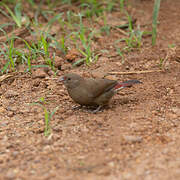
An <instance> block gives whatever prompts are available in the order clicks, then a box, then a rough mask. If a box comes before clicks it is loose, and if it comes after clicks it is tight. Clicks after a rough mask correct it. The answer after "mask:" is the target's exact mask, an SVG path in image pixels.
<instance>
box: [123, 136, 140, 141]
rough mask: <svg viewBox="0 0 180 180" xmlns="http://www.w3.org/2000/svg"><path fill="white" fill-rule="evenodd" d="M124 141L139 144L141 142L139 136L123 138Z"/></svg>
mask: <svg viewBox="0 0 180 180" xmlns="http://www.w3.org/2000/svg"><path fill="white" fill-rule="evenodd" d="M124 139H125V141H126V142H128V143H140V142H142V137H140V136H128V135H126V136H124Z"/></svg>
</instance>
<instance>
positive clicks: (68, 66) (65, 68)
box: [61, 64, 72, 71]
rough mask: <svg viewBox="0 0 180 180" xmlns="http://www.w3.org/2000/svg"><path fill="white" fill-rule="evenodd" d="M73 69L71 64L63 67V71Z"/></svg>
mask: <svg viewBox="0 0 180 180" xmlns="http://www.w3.org/2000/svg"><path fill="white" fill-rule="evenodd" d="M71 68H72V65H71V64H62V66H61V70H62V71H65V70H69V69H71Z"/></svg>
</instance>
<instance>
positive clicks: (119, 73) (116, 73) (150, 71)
mask: <svg viewBox="0 0 180 180" xmlns="http://www.w3.org/2000/svg"><path fill="white" fill-rule="evenodd" d="M162 71H163V70H147V71H130V72H108V74H112V75H125V74H144V73H152V72H162Z"/></svg>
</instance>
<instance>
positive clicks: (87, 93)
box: [59, 73, 142, 112]
mask: <svg viewBox="0 0 180 180" xmlns="http://www.w3.org/2000/svg"><path fill="white" fill-rule="evenodd" d="M59 81H60V82H63V83H64V85H65V86H66V88H67V90H68V93H69V96H70V97H71V98H72V99H73V100H74V101H75V102H76V103H78V104H80V105H85V106H98V108H97V109H96V110H95V111H94V112H97V111H99V110H100V109H101V107H103V106H104V105H107V104H108V102H109V101H110V99H111V98H112V97H113V95H114V94H116V92H117V91H118V90H120V89H123V88H125V87H131V86H132V85H133V84H137V83H142V82H140V81H138V80H129V81H125V82H121V83H120V82H118V81H115V80H110V79H100V78H97V79H92V78H83V77H81V76H79V75H78V74H74V73H70V74H65V75H64V76H62V77H60V79H59Z"/></svg>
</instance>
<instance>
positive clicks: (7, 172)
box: [0, 0, 180, 180]
mask: <svg viewBox="0 0 180 180" xmlns="http://www.w3.org/2000/svg"><path fill="white" fill-rule="evenodd" d="M136 2H137V3H134V9H135V10H136V11H134V16H135V17H136V19H137V22H136V23H139V24H141V25H142V24H146V25H147V28H148V26H149V27H151V21H152V9H153V1H148V0H146V1H136ZM179 9H180V1H179V0H173V1H171V0H163V1H162V3H161V7H160V13H159V22H160V23H159V24H158V38H157V44H156V46H154V47H152V46H151V37H145V38H143V45H142V47H141V48H140V49H135V50H133V51H131V52H129V53H127V54H125V63H124V64H122V63H121V57H120V56H117V53H116V51H115V48H114V46H113V42H114V40H115V39H117V37H119V36H121V34H120V32H118V31H116V30H113V29H112V30H111V35H110V36H104V37H102V38H101V39H100V40H99V41H98V42H97V43H99V44H98V46H99V48H102V49H108V51H109V52H108V53H104V54H102V55H101V56H100V57H99V60H98V61H97V63H96V64H92V65H91V66H90V67H88V66H86V65H82V66H79V67H76V68H72V66H67V67H66V66H65V67H66V68H65V69H63V70H61V71H59V73H58V77H59V76H60V75H63V74H64V73H67V72H77V73H79V74H81V75H83V76H88V77H101V76H103V74H106V75H107V74H108V73H109V72H131V71H146V70H154V72H151V73H142V74H138V73H135V74H130V75H118V74H113V75H112V74H108V75H107V77H108V78H111V79H117V80H120V81H123V80H128V79H138V80H141V81H142V82H143V84H140V85H136V86H134V87H132V88H128V89H124V90H122V91H120V92H118V94H117V95H116V96H114V98H113V99H112V101H111V103H110V105H109V108H106V109H104V110H103V112H99V113H97V114H92V113H88V112H86V111H85V110H84V109H79V110H73V109H72V106H74V105H76V104H75V103H74V102H73V101H72V100H71V99H70V97H69V96H68V94H67V91H66V89H65V87H64V86H63V85H62V84H57V82H56V80H55V79H53V77H54V76H53V75H51V76H50V75H48V74H46V75H45V77H44V78H39V77H36V76H35V77H34V76H33V75H31V74H28V73H23V72H16V73H14V74H13V73H12V74H13V76H12V77H9V78H7V79H5V80H3V81H1V83H0V84H1V87H0V97H1V98H0V120H1V121H0V179H13V180H14V179H17V180H26V179H34V180H41V179H43V180H45V179H47V180H49V179H60V180H61V179H63V180H74V179H75V180H121V179H122V180H123V179H127V180H132V179H133V180H135V179H138V180H139V179H142V180H151V179H152V180H154V179H158V180H169V179H173V180H175V179H180V151H179V147H180V62H179V59H178V58H180V46H179V45H180V23H179V20H180V13H179ZM111 15H112V16H113V17H117V18H118V14H117V13H114V14H113V13H112V14H111ZM172 44H175V48H169V47H168V45H172ZM166 57H167V61H166V63H165V66H164V68H165V70H164V71H162V72H156V71H155V70H160V68H159V64H160V59H163V58H166ZM10 74H11V73H10ZM41 97H44V98H45V100H46V102H47V103H46V107H47V108H48V109H49V110H50V111H52V110H53V109H54V108H56V107H59V109H58V110H57V112H56V113H55V114H54V116H53V118H52V119H51V122H50V123H51V130H52V133H51V135H50V136H49V137H45V136H44V112H43V110H42V108H41V107H39V106H34V105H29V104H30V103H33V102H38V100H39V98H41Z"/></svg>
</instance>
